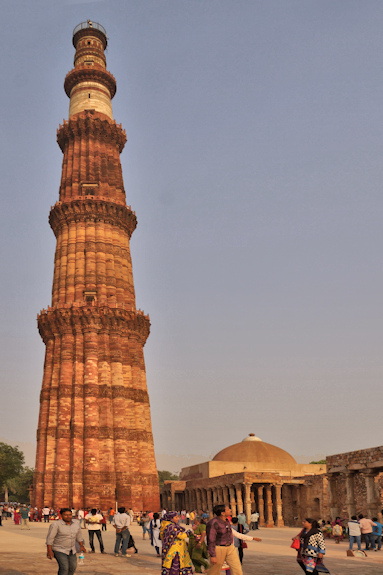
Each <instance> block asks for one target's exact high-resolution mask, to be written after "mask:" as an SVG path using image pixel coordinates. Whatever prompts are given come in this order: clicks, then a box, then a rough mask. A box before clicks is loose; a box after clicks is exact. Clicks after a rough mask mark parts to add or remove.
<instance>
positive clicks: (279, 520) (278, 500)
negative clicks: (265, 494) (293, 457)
mask: <svg viewBox="0 0 383 575" xmlns="http://www.w3.org/2000/svg"><path fill="white" fill-rule="evenodd" d="M275 498H276V504H277V527H284V526H285V522H284V520H283V514H282V483H277V484H276V485H275Z"/></svg>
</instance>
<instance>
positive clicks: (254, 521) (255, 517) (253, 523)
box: [250, 511, 259, 529]
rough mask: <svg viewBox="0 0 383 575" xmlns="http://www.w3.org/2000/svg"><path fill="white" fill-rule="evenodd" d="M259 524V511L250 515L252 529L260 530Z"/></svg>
mask: <svg viewBox="0 0 383 575" xmlns="http://www.w3.org/2000/svg"><path fill="white" fill-rule="evenodd" d="M258 522H259V513H258V511H254V512H253V513H252V514H251V515H250V523H251V528H252V529H258Z"/></svg>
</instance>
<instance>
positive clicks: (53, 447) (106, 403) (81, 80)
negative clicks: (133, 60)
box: [32, 21, 159, 511]
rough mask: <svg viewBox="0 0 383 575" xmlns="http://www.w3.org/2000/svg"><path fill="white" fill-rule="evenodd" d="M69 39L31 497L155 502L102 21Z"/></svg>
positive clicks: (141, 328) (105, 504)
mask: <svg viewBox="0 0 383 575" xmlns="http://www.w3.org/2000/svg"><path fill="white" fill-rule="evenodd" d="M73 45H74V47H75V49H76V54H75V57H74V69H73V70H72V71H71V72H69V73H68V74H67V76H66V78H65V83H64V88H65V92H66V94H67V96H68V97H69V98H70V104H69V119H68V121H64V124H63V125H62V126H60V127H59V129H58V132H57V141H58V144H59V146H60V148H61V150H62V152H63V155H64V157H63V164H62V175H61V184H60V192H59V201H58V202H57V203H56V204H55V205H54V206H53V208H52V209H51V212H50V216H49V223H50V225H51V227H52V230H53V232H54V234H55V236H56V240H57V245H56V254H55V263H54V277H53V289H52V305H51V306H50V307H48V309H47V310H43V311H42V312H41V313H40V315H39V316H38V328H39V332H40V335H41V337H42V339H43V341H44V343H45V346H46V353H45V364H44V376H43V383H42V390H41V397H40V416H39V424H38V430H37V454H36V470H35V476H34V484H33V492H32V500H33V503H34V504H35V505H37V506H39V507H42V506H44V505H48V506H50V507H53V508H56V509H57V508H58V507H61V506H65V507H67V506H69V507H72V506H73V507H74V508H80V507H100V508H101V509H104V510H105V509H107V508H109V507H112V506H114V505H115V503H116V501H118V504H119V505H125V506H126V507H132V508H133V509H134V510H137V511H138V510H146V509H152V510H157V509H158V508H159V487H158V478H157V470H156V462H155V456H154V447H153V436H152V428H151V420H150V407H149V398H148V392H147V385H146V375H145V364H144V355H143V347H144V345H145V341H146V339H147V337H148V335H149V329H150V323H149V318H148V316H146V315H144V314H143V312H141V311H137V309H136V303H135V294H134V285H133V274H132V262H131V256H130V247H129V240H130V237H131V235H132V233H133V231H134V229H135V227H136V224H137V220H136V216H135V214H134V212H132V210H131V209H130V207H127V205H126V201H125V191H124V184H123V180H122V170H121V164H120V153H121V152H122V150H123V148H124V145H125V142H126V135H125V131H124V130H123V129H122V128H121V125H118V124H116V122H115V121H114V120H113V114H112V103H111V100H112V98H113V96H114V95H115V93H116V81H115V79H114V77H113V76H112V75H111V74H110V73H109V72H108V71H107V70H106V59H105V55H104V50H105V48H106V46H107V36H106V32H105V30H104V28H103V27H102V26H100V25H99V24H96V23H94V22H91V21H88V22H85V23H82V24H80V25H79V26H77V27H76V28H75V30H74V32H73Z"/></svg>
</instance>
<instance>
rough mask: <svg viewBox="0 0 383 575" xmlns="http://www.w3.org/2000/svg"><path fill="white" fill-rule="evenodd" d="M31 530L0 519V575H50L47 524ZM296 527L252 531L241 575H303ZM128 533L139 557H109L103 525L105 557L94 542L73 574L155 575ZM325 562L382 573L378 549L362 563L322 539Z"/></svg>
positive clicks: (145, 546) (333, 567) (142, 544)
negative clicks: (0, 523)
mask: <svg viewBox="0 0 383 575" xmlns="http://www.w3.org/2000/svg"><path fill="white" fill-rule="evenodd" d="M30 527H31V528H30V531H27V530H21V528H20V526H17V525H14V524H13V522H11V520H8V521H4V522H3V527H1V528H0V544H1V553H0V574H1V575H55V574H56V573H57V563H56V561H55V560H53V561H49V559H47V557H46V547H45V537H46V534H47V530H48V526H47V525H46V524H44V523H33V524H31V526H30ZM83 533H84V540H85V545H86V548H87V549H89V540H88V533H87V531H86V530H85V529H83ZM296 533H297V529H291V528H281V529H277V528H275V529H260V530H258V531H255V532H252V534H254V536H257V537H261V538H262V543H256V542H253V543H249V544H248V545H249V547H248V549H246V550H245V556H244V562H243V573H244V575H300V574H301V573H302V571H301V569H300V567H299V566H298V565H297V563H296V561H295V558H296V552H295V551H294V550H293V549H290V544H291V538H292V537H293V536H294V535H295V534H296ZM132 534H133V536H134V538H135V541H136V547H137V548H138V551H139V552H138V554H136V555H133V556H132V557H131V558H130V559H124V558H122V557H114V555H113V548H114V541H115V531H114V529H113V528H112V527H110V526H108V530H107V531H106V532H105V531H104V532H103V534H102V535H103V540H104V545H105V551H106V554H104V555H101V554H100V552H99V547H98V541H97V539H96V538H95V546H96V553H95V554H86V555H85V564H84V565H81V566H78V568H77V571H76V575H120V574H121V575H122V574H123V575H127V574H128V575H146V574H147V575H155V574H156V575H159V574H160V563H161V562H160V559H157V557H155V550H154V548H153V547H152V546H151V545H150V541H148V539H146V540H144V541H143V540H142V529H141V528H140V527H139V526H138V525H136V524H134V525H133V528H132ZM326 546H327V551H326V553H327V556H326V561H325V564H326V566H327V567H328V568H329V570H330V572H331V575H378V574H379V575H381V573H382V572H383V550H382V551H380V552H375V553H374V552H371V553H369V556H368V557H367V558H365V559H358V558H352V557H346V550H347V548H348V543H346V542H344V543H341V544H340V545H336V544H335V543H334V542H333V541H329V540H326Z"/></svg>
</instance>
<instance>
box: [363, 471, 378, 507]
mask: <svg viewBox="0 0 383 575" xmlns="http://www.w3.org/2000/svg"><path fill="white" fill-rule="evenodd" d="M363 475H364V478H365V482H366V491H367V497H366V499H367V516H368V517H369V518H371V517H375V516H376V515H377V513H378V501H377V499H378V498H377V494H376V489H375V479H374V477H375V472H374V471H365V472H363Z"/></svg>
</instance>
